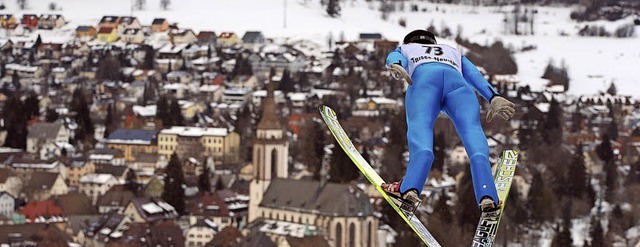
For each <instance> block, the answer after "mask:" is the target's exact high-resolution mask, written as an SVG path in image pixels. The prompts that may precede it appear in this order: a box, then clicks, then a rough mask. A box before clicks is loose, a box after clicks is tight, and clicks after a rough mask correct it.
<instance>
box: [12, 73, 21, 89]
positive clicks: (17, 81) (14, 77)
mask: <svg viewBox="0 0 640 247" xmlns="http://www.w3.org/2000/svg"><path fill="white" fill-rule="evenodd" d="M11 84H12V85H13V87H15V88H16V90H19V89H20V88H21V87H22V84H21V83H20V76H19V75H18V73H17V72H15V71H14V72H13V74H11Z"/></svg>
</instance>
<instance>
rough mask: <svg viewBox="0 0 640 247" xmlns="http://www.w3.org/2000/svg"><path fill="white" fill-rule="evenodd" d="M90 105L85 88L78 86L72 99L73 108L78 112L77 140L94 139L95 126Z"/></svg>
mask: <svg viewBox="0 0 640 247" xmlns="http://www.w3.org/2000/svg"><path fill="white" fill-rule="evenodd" d="M89 105H90V104H89V102H88V101H87V98H86V94H85V92H84V89H83V88H82V87H78V88H76V90H75V91H74V92H73V98H72V99H71V110H72V111H73V112H76V115H75V121H76V123H77V124H78V128H77V129H76V135H75V139H76V141H82V140H93V133H94V127H93V121H92V120H91V111H90V110H89Z"/></svg>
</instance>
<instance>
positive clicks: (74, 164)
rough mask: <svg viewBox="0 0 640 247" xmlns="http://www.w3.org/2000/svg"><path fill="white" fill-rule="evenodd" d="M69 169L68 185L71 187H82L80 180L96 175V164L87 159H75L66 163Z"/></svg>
mask: <svg viewBox="0 0 640 247" xmlns="http://www.w3.org/2000/svg"><path fill="white" fill-rule="evenodd" d="M65 164H66V168H67V179H66V181H67V184H68V185H69V186H71V187H76V188H77V187H78V185H80V178H81V177H83V176H84V175H86V174H90V173H95V172H96V166H95V164H94V163H93V162H92V161H90V160H88V159H87V158H86V157H73V158H71V159H69V160H68V161H67V162H65Z"/></svg>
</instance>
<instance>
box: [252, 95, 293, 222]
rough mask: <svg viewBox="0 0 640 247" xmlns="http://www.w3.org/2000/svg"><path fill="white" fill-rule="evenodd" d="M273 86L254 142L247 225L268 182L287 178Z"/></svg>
mask: <svg viewBox="0 0 640 247" xmlns="http://www.w3.org/2000/svg"><path fill="white" fill-rule="evenodd" d="M273 90H274V83H273V82H270V83H269V84H268V85H267V97H266V98H265V99H264V101H263V103H262V105H263V108H262V109H263V110H262V117H261V119H260V123H258V129H257V133H256V137H255V139H254V142H253V179H252V180H251V184H250V186H249V193H250V197H251V199H250V204H249V222H251V221H253V220H254V219H255V218H256V215H255V212H256V210H257V208H258V205H259V204H260V202H261V201H262V197H263V194H264V192H265V191H266V190H267V188H269V184H270V183H271V180H273V179H275V178H287V177H288V176H289V166H288V162H287V160H288V158H289V141H288V140H287V136H286V133H285V130H284V129H283V128H282V125H281V124H280V120H279V119H278V116H277V114H276V103H275V97H274V96H273Z"/></svg>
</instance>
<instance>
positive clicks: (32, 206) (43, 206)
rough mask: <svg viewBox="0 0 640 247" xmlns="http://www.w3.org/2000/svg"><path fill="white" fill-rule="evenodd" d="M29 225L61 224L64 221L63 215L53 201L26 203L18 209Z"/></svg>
mask: <svg viewBox="0 0 640 247" xmlns="http://www.w3.org/2000/svg"><path fill="white" fill-rule="evenodd" d="M20 213H21V214H23V215H24V216H25V217H26V218H27V221H28V222H29V223H45V222H46V223H61V222H64V221H65V219H64V218H65V214H64V212H63V211H62V208H60V206H58V204H56V202H55V200H53V199H49V200H38V201H31V202H29V203H27V205H25V206H24V207H22V208H20Z"/></svg>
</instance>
